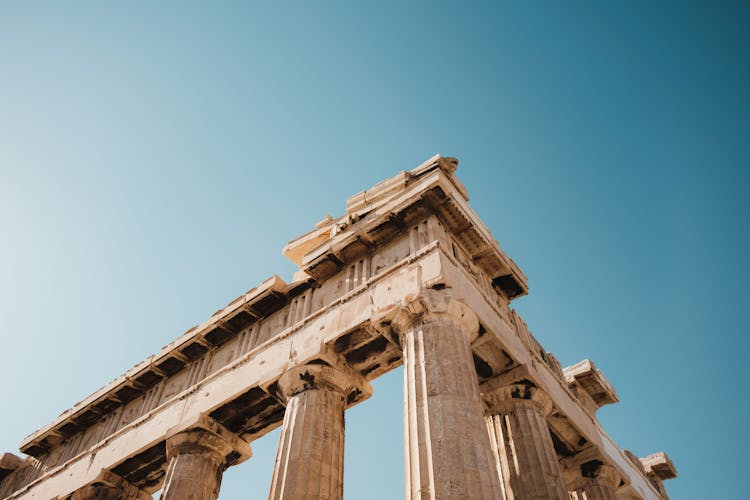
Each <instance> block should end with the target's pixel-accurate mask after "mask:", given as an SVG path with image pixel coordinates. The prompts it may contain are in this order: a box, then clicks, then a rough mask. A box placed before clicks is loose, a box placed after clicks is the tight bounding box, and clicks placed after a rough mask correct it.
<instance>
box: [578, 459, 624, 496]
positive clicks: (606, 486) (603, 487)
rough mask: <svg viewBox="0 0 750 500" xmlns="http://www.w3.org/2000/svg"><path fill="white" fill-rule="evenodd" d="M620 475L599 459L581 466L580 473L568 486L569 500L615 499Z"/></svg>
mask: <svg viewBox="0 0 750 500" xmlns="http://www.w3.org/2000/svg"><path fill="white" fill-rule="evenodd" d="M619 485H620V475H619V474H618V473H617V471H616V470H615V469H614V468H612V467H610V466H609V465H604V464H602V463H601V462H599V461H593V462H589V463H587V464H583V465H582V466H581V474H580V476H579V477H577V478H575V479H574V480H573V481H572V483H571V484H570V485H569V486H568V487H569V488H570V498H571V500H617V487H618V486H619Z"/></svg>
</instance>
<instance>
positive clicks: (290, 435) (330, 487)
mask: <svg viewBox="0 0 750 500" xmlns="http://www.w3.org/2000/svg"><path fill="white" fill-rule="evenodd" d="M278 387H279V392H280V395H281V397H282V398H283V399H284V400H285V401H286V412H285V413H284V426H283V429H282V431H281V437H280V438H279V447H278V450H277V452H276V462H275V465H274V470H273V479H272V480H271V492H270V494H269V499H271V500H280V499H283V500H329V499H330V500H341V499H342V498H343V497H344V410H345V408H346V405H347V400H348V399H350V398H351V399H353V398H354V397H355V396H356V395H357V394H359V391H362V390H365V391H368V392H369V391H371V389H369V384H367V382H366V381H365V380H364V379H363V378H362V377H361V376H359V374H356V373H353V372H349V371H348V370H344V369H339V368H333V367H331V366H325V365H305V366H301V367H296V368H292V369H291V370H289V371H287V372H286V373H284V375H282V376H281V378H280V379H279V382H278Z"/></svg>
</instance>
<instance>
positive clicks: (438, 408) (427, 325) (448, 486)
mask: <svg viewBox="0 0 750 500" xmlns="http://www.w3.org/2000/svg"><path fill="white" fill-rule="evenodd" d="M392 324H393V327H394V329H395V331H396V332H397V333H398V334H399V335H400V338H401V345H402V346H403V349H404V413H405V415H404V420H405V425H404V434H405V437H404V440H405V443H404V445H405V450H406V454H405V466H406V472H405V474H406V480H405V483H406V485H405V489H406V495H407V498H410V499H449V498H456V499H458V498H499V497H500V495H501V489H500V482H499V478H498V477H497V475H496V474H495V469H494V461H493V458H492V453H491V449H490V446H489V441H488V439H487V433H486V430H485V429H484V428H483V425H482V423H483V409H482V404H481V399H480V397H479V386H478V384H477V380H476V375H475V372H474V366H473V361H472V354H471V349H470V347H469V341H470V340H472V339H473V338H474V337H475V336H476V335H477V331H478V327H479V325H478V323H477V319H476V316H475V315H474V313H473V312H471V310H470V309H469V308H468V307H466V306H465V305H463V304H461V303H460V302H458V301H456V300H454V299H453V298H452V297H450V295H448V294H447V293H444V292H437V291H425V292H424V293H423V294H422V295H421V296H420V297H418V298H417V299H415V300H412V301H410V302H408V303H407V304H405V305H404V307H403V308H402V309H401V310H400V311H399V312H398V314H397V315H396V317H394V319H393V323H392Z"/></svg>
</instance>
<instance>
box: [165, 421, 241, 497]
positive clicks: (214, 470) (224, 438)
mask: <svg viewBox="0 0 750 500" xmlns="http://www.w3.org/2000/svg"><path fill="white" fill-rule="evenodd" d="M251 454H252V452H251V450H250V446H249V445H248V444H247V443H245V442H244V441H242V440H241V439H239V438H237V437H236V436H234V435H233V434H232V433H231V432H229V431H227V430H226V429H224V428H222V427H221V426H220V425H219V424H217V423H215V422H212V421H210V420H209V419H207V418H205V417H204V418H202V419H200V420H199V422H197V423H196V425H195V426H193V427H192V428H190V429H185V430H179V431H177V432H174V434H172V435H170V436H168V437H167V460H168V463H169V464H168V466H167V474H166V476H165V479H164V488H163V491H162V495H161V498H162V499H164V500H215V499H216V498H218V496H219V488H220V487H221V478H222V475H223V473H224V470H225V469H226V468H227V467H228V466H229V465H234V464H236V463H239V462H241V461H243V460H245V459H247V458H249V457H250V455H251Z"/></svg>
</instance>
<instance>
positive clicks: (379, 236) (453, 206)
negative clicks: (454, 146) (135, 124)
mask: <svg viewBox="0 0 750 500" xmlns="http://www.w3.org/2000/svg"><path fill="white" fill-rule="evenodd" d="M456 165H457V160H455V159H450V158H441V157H439V156H436V157H434V158H431V159H430V160H428V161H427V162H425V163H423V164H422V165H420V166H419V167H417V168H415V169H413V170H411V171H409V172H401V173H400V174H398V175H397V176H395V177H393V178H391V179H388V180H386V181H384V182H382V183H379V184H378V185H376V186H374V187H373V188H371V189H368V190H367V191H364V192H362V193H359V194H357V195H355V196H352V197H351V198H349V200H347V209H346V213H345V215H343V216H342V217H337V218H334V217H330V216H329V217H326V218H325V219H324V220H323V221H321V222H320V223H319V224H318V225H317V226H316V227H315V229H313V231H311V232H310V233H308V234H306V235H302V236H301V237H299V238H297V239H295V240H294V241H292V242H291V243H289V245H287V247H286V248H285V250H284V251H285V254H286V255H288V256H289V257H290V258H291V259H292V260H293V261H294V262H295V263H296V264H297V265H298V266H299V270H298V271H297V272H296V273H295V275H294V280H293V281H292V282H291V283H286V282H284V281H283V280H281V279H280V278H278V277H276V276H273V277H271V278H269V279H268V280H266V281H265V282H263V283H261V284H260V285H258V286H257V287H255V288H253V289H252V290H250V291H248V292H247V293H245V294H242V295H241V296H240V297H238V298H237V299H235V300H233V301H232V302H230V303H229V304H228V305H226V306H225V307H223V308H221V309H220V310H219V311H217V312H216V313H215V314H213V315H212V316H211V317H210V318H208V319H207V320H206V321H205V322H203V323H202V324H200V325H197V326H195V327H193V328H191V329H190V330H188V331H187V332H185V333H184V334H183V335H182V336H180V337H179V338H178V339H176V340H175V341H174V342H172V343H170V344H169V345H167V346H165V347H164V348H163V349H162V350H161V351H160V352H158V353H157V354H155V355H153V356H150V357H149V358H147V359H146V360H144V361H143V362H141V363H139V364H137V365H136V366H134V367H133V368H132V369H130V370H128V371H127V372H126V373H124V374H123V375H122V376H121V377H118V378H117V379H115V380H114V381H112V382H111V383H109V384H107V385H106V386H104V387H102V388H101V389H100V390H98V391H96V392H95V393H94V394H92V395H91V396H89V397H87V398H86V399H84V400H83V401H82V402H80V403H78V404H76V405H74V406H73V407H72V408H71V409H69V410H67V411H65V412H63V413H62V414H61V415H60V417H59V418H57V419H55V421H53V422H52V423H50V424H49V425H47V426H45V427H43V428H42V429H40V430H38V431H37V432H34V433H32V434H31V435H30V436H29V437H28V438H26V439H25V440H24V441H23V443H22V444H21V450H22V451H23V452H24V453H26V454H28V455H30V456H28V457H25V458H24V459H21V460H20V461H19V460H13V459H11V458H8V459H5V461H2V460H0V498H13V499H34V500H40V499H44V500H48V499H50V498H67V497H68V496H69V495H72V494H74V493H75V492H79V491H82V490H83V489H84V488H87V487H89V486H92V485H95V483H96V481H97V479H98V478H99V474H100V473H101V471H110V472H112V473H113V474H116V475H118V476H119V477H121V478H122V479H123V481H126V482H127V483H129V484H132V485H133V486H135V487H136V488H138V489H139V490H142V491H145V492H147V493H153V492H155V491H157V490H159V489H161V488H163V487H164V488H167V489H168V490H171V489H173V488H178V487H179V486H180V484H181V481H180V480H179V478H180V477H181V476H180V474H182V470H183V469H184V470H194V471H203V472H201V473H200V474H202V475H204V476H207V477H209V480H207V482H206V492H205V494H207V495H209V496H211V495H213V494H214V492H215V490H217V488H218V484H219V481H218V477H217V478H216V479H217V480H216V481H214V482H213V483H212V482H211V480H210V477H211V473H212V471H214V473H215V474H218V473H217V472H216V471H219V470H221V469H222V468H223V467H225V466H228V465H229V462H230V461H232V460H233V459H234V455H231V456H227V455H225V456H224V458H223V460H224V462H226V463H225V464H222V459H221V458H220V455H221V453H216V452H211V451H210V450H204V451H201V452H200V453H194V454H193V455H195V456H193V457H192V458H190V459H189V460H188V459H185V460H183V461H182V463H180V462H179V461H177V462H175V461H173V460H171V458H174V457H175V456H180V454H179V453H178V454H177V455H175V442H177V441H179V439H176V438H175V436H177V435H178V434H180V433H183V434H182V435H183V436H188V437H189V436H192V438H195V437H196V436H195V434H196V432H195V431H194V429H195V428H196V422H199V421H200V420H201V419H202V418H209V420H208V421H207V422H209V423H207V424H205V425H204V426H203V427H200V426H198V427H200V428H201V429H203V431H210V432H214V433H216V432H218V433H219V434H221V435H223V436H224V437H226V438H228V439H229V440H230V441H233V440H235V439H240V440H241V441H243V442H244V441H247V442H250V441H252V440H254V439H257V438H258V437H260V436H262V435H264V434H266V433H267V432H270V431H271V430H272V429H274V428H276V427H278V426H279V425H281V424H282V420H284V419H285V418H287V416H290V415H297V417H295V418H296V419H298V420H300V421H308V420H309V421H310V422H318V421H319V420H321V419H323V418H329V417H330V415H329V413H330V412H323V413H322V415H323V416H320V415H321V414H318V415H319V417H316V418H311V417H309V416H308V413H306V412H307V406H305V408H302V406H299V407H298V408H297V409H295V410H292V409H291V406H292V405H291V400H292V399H294V398H295V397H297V396H293V397H292V398H291V399H289V400H288V401H289V402H287V400H286V399H285V397H284V395H283V391H281V392H280V391H279V388H280V385H283V384H279V378H280V377H281V376H282V374H284V373H287V372H290V370H294V369H295V368H296V367H302V366H305V365H321V364H328V365H330V366H337V367H339V369H341V368H340V367H342V366H347V368H346V370H350V371H351V373H352V374H354V375H356V377H360V378H361V379H363V380H364V379H367V380H371V379H374V378H377V377H378V376H380V375H382V374H384V373H386V372H388V371H390V370H392V369H394V368H396V367H397V366H399V365H400V364H401V363H402V362H403V363H404V365H405V368H406V370H405V372H406V373H405V380H404V382H405V401H406V403H407V404H406V411H405V417H406V422H405V426H406V428H407V436H408V438H409V439H408V440H407V443H406V444H407V447H406V453H407V457H408V458H409V460H407V468H408V469H407V489H408V491H407V497H413V493H414V494H416V496H417V497H424V496H427V497H430V495H432V497H434V498H440V497H442V496H444V495H443V494H444V493H445V494H446V495H450V494H455V496H460V495H461V491H464V492H465V495H466V496H467V497H470V498H500V495H501V494H502V492H500V493H498V491H499V490H497V489H495V485H494V483H500V481H499V480H498V477H497V473H496V472H495V470H494V460H495V455H493V454H492V449H491V444H490V440H489V435H488V434H487V428H486V427H485V426H484V423H483V417H482V409H481V406H479V410H477V406H476V405H475V403H474V401H475V399H477V398H478V395H477V393H476V387H477V385H478V384H479V383H486V382H487V381H488V380H503V381H504V384H505V385H512V384H514V383H518V382H519V381H522V380H526V381H528V382H529V383H530V384H533V386H535V387H536V388H538V389H540V390H541V391H543V392H544V393H545V394H547V395H548V397H549V398H550V399H551V400H552V402H553V405H552V406H553V410H552V413H551V414H550V415H548V416H547V418H546V423H547V425H548V426H549V430H550V432H551V435H554V436H555V440H556V441H555V443H556V446H558V447H559V451H560V453H561V454H562V455H565V456H570V455H571V454H577V453H580V452H582V451H583V450H584V449H591V450H595V451H596V453H597V454H598V456H600V457H601V459H602V461H603V462H604V463H607V464H608V465H609V466H611V467H612V468H613V469H615V470H616V472H617V473H618V474H619V475H620V476H621V477H622V484H621V485H620V487H619V489H618V491H617V493H618V495H619V496H620V497H621V498H633V499H636V498H637V499H657V498H666V492H665V491H664V489H663V485H662V483H661V481H662V476H663V474H662V473H661V472H659V471H660V470H661V469H659V467H656V468H653V467H651V468H650V469H649V470H650V472H649V473H648V474H647V473H646V471H645V469H644V468H642V466H641V464H640V463H635V462H633V461H632V459H631V457H629V456H628V455H627V454H626V453H625V452H624V451H623V450H622V449H621V448H620V447H618V446H617V444H615V443H614V441H613V440H612V439H611V438H610V437H609V436H608V435H607V434H606V432H605V431H604V430H603V429H602V427H601V425H600V424H599V423H598V422H597V420H596V418H595V415H594V411H595V410H596V408H597V407H598V405H599V403H603V402H604V401H606V398H607V397H608V395H607V394H606V391H605V393H601V392H600V391H599V390H598V388H597V384H599V388H601V387H604V385H603V384H602V383H601V380H600V378H599V377H598V375H600V373H599V372H598V371H597V372H595V371H593V370H588V374H586V373H584V372H587V370H584V372H581V373H577V374H576V376H574V377H573V381H572V383H569V381H568V380H565V374H563V373H562V371H561V369H560V364H559V362H557V360H556V358H555V357H554V355H553V354H551V353H549V352H547V351H546V350H545V349H544V347H543V346H542V345H541V343H540V342H539V341H538V340H537V339H536V338H535V337H534V335H532V334H531V332H530V331H529V329H528V326H527V325H526V323H525V321H524V320H523V319H522V318H521V317H520V315H518V313H517V312H515V311H513V310H512V309H511V308H510V307H509V306H510V302H511V301H512V300H513V299H515V298H516V297H519V296H522V295H524V294H526V293H527V291H528V287H527V283H526V278H525V276H524V275H523V273H522V272H521V271H520V269H518V266H516V264H515V263H514V262H513V260H512V259H510V258H509V257H508V256H507V255H506V254H505V253H504V252H503V251H502V250H501V249H500V247H499V245H498V243H497V241H495V240H494V239H493V237H492V235H491V234H490V232H489V230H488V229H487V227H486V226H485V225H484V224H483V223H482V221H481V220H480V219H479V217H478V216H477V214H475V213H474V212H473V210H472V209H471V208H470V207H469V205H468V194H467V192H466V190H465V188H464V187H463V185H462V184H461V183H460V182H459V181H458V179H457V178H456V176H455V170H456ZM448 296H449V297H451V300H443V299H439V300H438V299H435V300H433V298H436V297H443V298H446V297H448ZM431 297H432V298H431ZM407 318H411V319H407ZM415 318H418V319H415ZM406 325H408V328H406ZM467 334H468V335H467ZM420 356H421V357H420ZM584 368H585V367H584ZM346 370H344V371H346ZM519 375H521V377H520V378H519ZM356 377H355V378H356ZM592 383H593V385H592ZM305 392H311V393H312V392H316V391H303V393H305ZM333 392H335V391H333ZM303 393H301V394H303ZM612 394H614V393H613V392H612ZM602 395H603V396H604V399H601V397H602ZM368 396H369V393H368V392H367V391H362V392H361V393H356V392H352V393H349V394H348V396H347V398H346V402H345V405H344V408H346V407H349V406H351V405H352V404H356V403H358V402H359V401H362V400H364V399H366V398H367V397H368ZM610 396H611V395H610ZM306 397H307V396H305V398H306ZM615 397H616V396H615ZM301 399H302V398H300V400H301ZM310 399H311V404H310V405H309V406H310V407H311V408H320V407H325V405H326V404H328V403H327V402H326V401H323V402H312V399H314V398H312V397H311V398H310ZM323 399H325V398H323ZM610 399H611V397H610ZM285 405H288V406H289V407H290V408H287V409H285ZM334 413H335V414H336V415H338V410H336V412H334ZM313 414H314V412H312V413H310V414H309V415H313ZM290 418H291V417H290ZM534 418H536V417H534ZM532 420H533V419H527V420H526V421H527V423H530V422H531V421H532ZM211 422H213V423H215V424H216V425H213V424H211ZM520 423H522V422H520V421H519V424H520ZM537 424H538V427H540V428H541V424H539V421H538V420H537ZM294 427H296V426H289V428H290V429H291V428H294ZM222 429H223V430H222ZM295 432H296V431H295ZM198 434H203V432H200V433H198ZM297 434H298V436H297V437H299V433H297ZM302 434H304V435H306V436H307V437H308V438H309V437H310V436H314V433H312V434H311V433H309V432H303V433H302ZM495 437H496V436H495ZM290 439H291V437H290ZM295 439H296V438H295ZM188 441H190V440H188ZM198 441H200V439H198ZM292 441H293V440H291V441H290V442H292ZM169 443H172V444H169ZM495 444H497V439H495ZM186 446H187V445H186ZM208 448H211V447H210V446H209V447H208ZM235 448H237V447H236V446H235ZM240 448H241V445H240ZM168 449H169V450H171V451H169V456H168ZM485 450H486V453H485ZM236 451H237V450H236V449H235V452H236ZM281 451H282V448H281V447H280V452H281ZM287 451H288V453H287V454H286V455H284V456H291V455H292V454H293V453H295V452H297V447H296V446H291V447H288V449H287ZM285 453H286V452H285ZM183 455H184V456H187V455H190V454H189V453H184V454H183ZM486 455H488V456H489V458H487V457H486ZM326 456H329V457H333V458H335V454H334V455H326ZM333 458H331V460H330V461H331V463H332V462H333ZM241 459H242V458H239V459H238V461H239V460H241ZM498 460H499V456H498ZM234 463H236V462H234ZM337 467H338V466H336V467H334V468H337ZM539 467H541V468H542V471H543V470H545V469H544V463H543V462H542V461H539ZM168 469H169V474H168V475H167V470H168ZM336 470H337V469H336ZM488 471H490V472H491V473H490V472H488ZM269 472H270V471H269ZM539 473H540V472H539V470H535V471H532V472H531V473H530V474H531V475H532V476H533V475H534V474H537V476H538V474H539ZM280 477H281V476H280ZM285 477H289V474H288V473H287V474H286V476H285ZM412 478H413V479H412ZM423 486H424V488H423ZM334 489H336V488H334ZM173 491H176V490H173ZM336 491H338V490H336ZM254 493H255V494H256V495H257V494H258V493H259V492H254ZM172 495H177V493H172ZM355 496H356V495H355Z"/></svg>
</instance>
